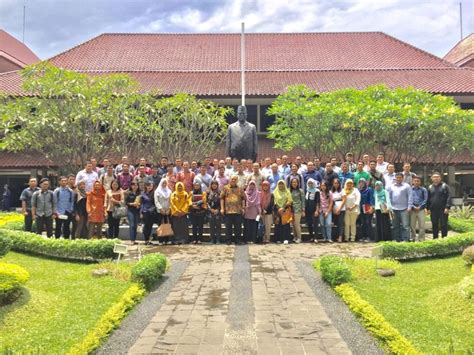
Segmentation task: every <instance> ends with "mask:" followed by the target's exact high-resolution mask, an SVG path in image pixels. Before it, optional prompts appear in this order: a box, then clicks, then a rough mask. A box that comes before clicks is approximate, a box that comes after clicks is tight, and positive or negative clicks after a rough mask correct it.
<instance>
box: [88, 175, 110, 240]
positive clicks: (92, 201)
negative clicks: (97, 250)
mask: <svg viewBox="0 0 474 355" xmlns="http://www.w3.org/2000/svg"><path fill="white" fill-rule="evenodd" d="M104 202H105V189H104V187H103V186H102V184H101V183H100V182H99V181H95V182H94V185H93V187H92V191H90V192H88V193H87V203H86V211H87V229H88V230H89V238H93V237H98V238H102V225H103V224H104V219H105V216H106V215H107V212H106V210H105V207H104Z"/></svg>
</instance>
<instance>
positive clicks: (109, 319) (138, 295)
mask: <svg viewBox="0 0 474 355" xmlns="http://www.w3.org/2000/svg"><path fill="white" fill-rule="evenodd" d="M144 295H145V290H144V289H143V287H141V286H140V285H137V284H133V285H132V286H130V287H129V288H128V290H127V291H125V293H124V294H123V296H122V297H121V298H120V300H119V301H118V302H117V303H115V304H114V305H113V306H112V307H110V308H109V310H108V311H107V312H106V313H105V314H104V315H103V316H102V317H101V318H100V319H99V321H98V322H97V323H96V325H95V326H94V328H93V329H92V330H91V331H89V333H87V335H86V337H85V338H84V339H83V340H82V341H81V342H80V343H78V344H75V345H74V346H72V348H71V349H70V350H69V352H68V354H69V355H79V354H81V355H82V354H91V353H92V352H93V351H94V350H95V349H97V348H98V347H99V346H100V345H101V343H102V341H103V340H104V339H105V338H106V337H107V336H108V335H109V334H110V332H112V330H114V329H115V328H117V327H118V326H119V324H120V322H121V321H122V319H123V318H124V317H125V316H126V315H127V313H128V312H129V311H130V310H131V309H132V308H133V307H134V306H135V305H136V304H137V303H138V302H140V300H141V299H142V298H143V296H144Z"/></svg>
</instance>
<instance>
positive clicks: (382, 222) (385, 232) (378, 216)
mask: <svg viewBox="0 0 474 355" xmlns="http://www.w3.org/2000/svg"><path fill="white" fill-rule="evenodd" d="M386 240H392V232H391V228H390V217H389V214H388V213H382V211H380V210H376V211H375V241H376V242H381V241H386Z"/></svg>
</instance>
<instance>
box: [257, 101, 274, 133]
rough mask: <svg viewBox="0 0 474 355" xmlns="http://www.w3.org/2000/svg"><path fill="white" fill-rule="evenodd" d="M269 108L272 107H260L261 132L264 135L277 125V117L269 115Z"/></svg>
mask: <svg viewBox="0 0 474 355" xmlns="http://www.w3.org/2000/svg"><path fill="white" fill-rule="evenodd" d="M269 107H270V105H261V106H260V131H261V132H262V133H267V132H268V127H270V126H271V125H272V124H273V123H275V116H273V115H268V114H267V110H268V108H269Z"/></svg>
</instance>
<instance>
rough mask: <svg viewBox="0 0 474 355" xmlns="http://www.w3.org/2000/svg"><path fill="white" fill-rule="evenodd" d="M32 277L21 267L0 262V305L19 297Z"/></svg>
mask: <svg viewBox="0 0 474 355" xmlns="http://www.w3.org/2000/svg"><path fill="white" fill-rule="evenodd" d="M29 277H30V275H29V274H28V271H26V270H25V269H23V268H22V267H21V266H18V265H15V264H8V263H3V262H0V305H2V304H4V303H8V302H11V301H12V300H13V299H14V298H16V297H18V296H19V291H20V289H21V287H22V286H23V285H24V284H25V283H26V281H28V279H29Z"/></svg>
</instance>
